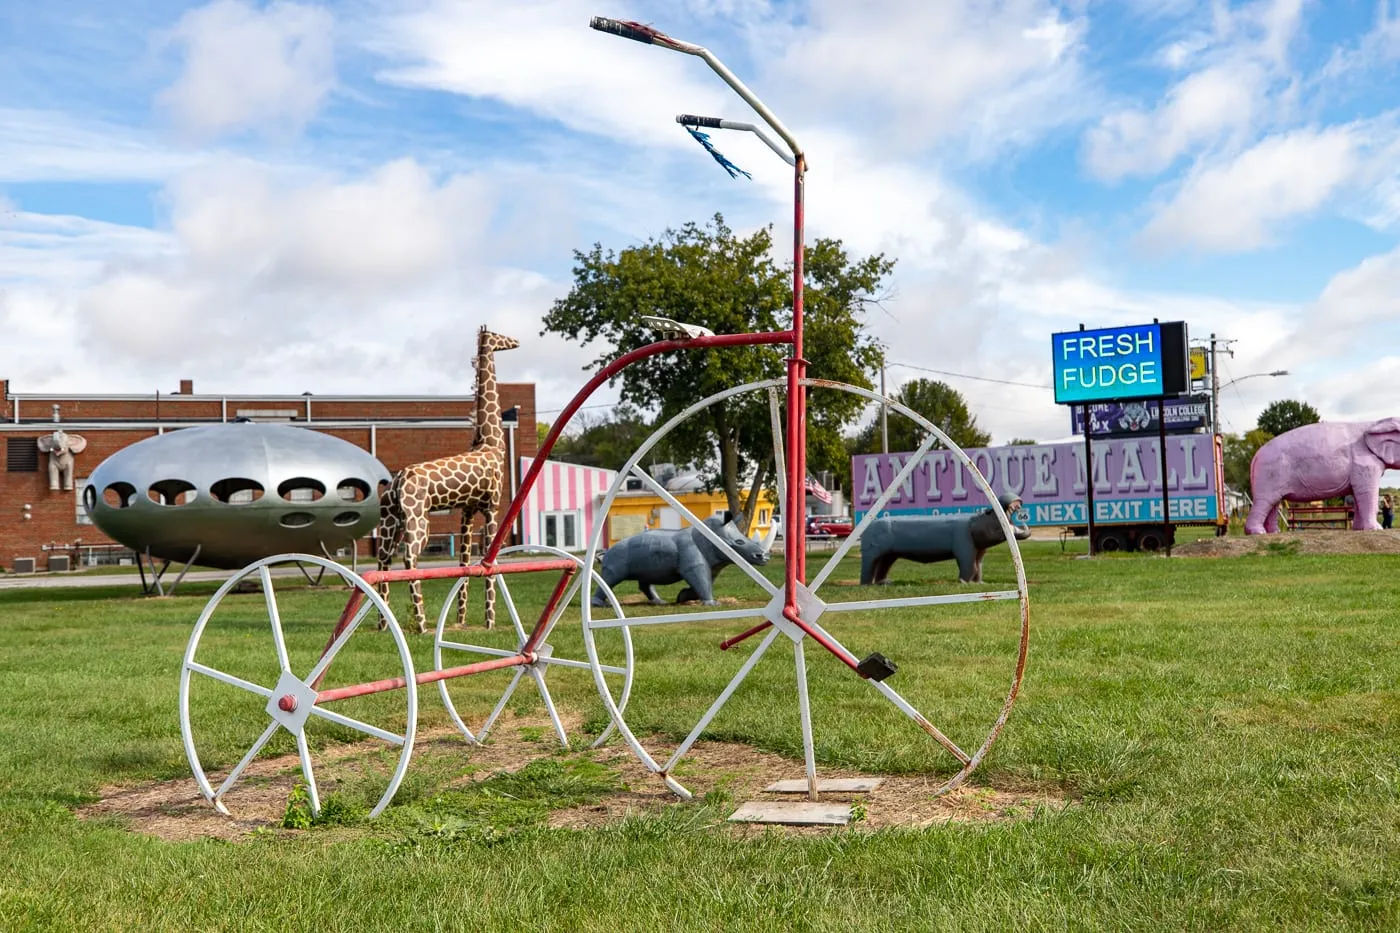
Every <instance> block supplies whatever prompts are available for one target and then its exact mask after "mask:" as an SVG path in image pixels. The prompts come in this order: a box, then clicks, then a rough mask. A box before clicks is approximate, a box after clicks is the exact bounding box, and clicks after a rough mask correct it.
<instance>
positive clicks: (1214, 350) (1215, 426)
mask: <svg viewBox="0 0 1400 933" xmlns="http://www.w3.org/2000/svg"><path fill="white" fill-rule="evenodd" d="M1234 342H1235V341H1233V340H1226V339H1225V338H1224V337H1221V338H1219V339H1217V338H1216V336H1215V334H1211V335H1210V430H1211V433H1212V434H1219V433H1220V345H1221V344H1223V345H1224V351H1225V352H1226V353H1228V354H1229V355H1230V356H1234V355H1235V351H1234V350H1231V349H1230V344H1232V343H1234Z"/></svg>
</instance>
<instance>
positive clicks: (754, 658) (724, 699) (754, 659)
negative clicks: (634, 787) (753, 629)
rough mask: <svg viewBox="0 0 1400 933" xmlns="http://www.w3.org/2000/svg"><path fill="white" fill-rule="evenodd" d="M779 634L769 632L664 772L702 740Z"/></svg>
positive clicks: (672, 757) (707, 711)
mask: <svg viewBox="0 0 1400 933" xmlns="http://www.w3.org/2000/svg"><path fill="white" fill-rule="evenodd" d="M779 632H780V630H779V629H777V628H773V629H772V630H771V631H769V633H768V637H767V638H765V639H763V641H761V642H759V644H758V647H757V648H755V649H754V652H753V654H751V655H749V658H748V660H747V661H745V662H744V664H743V666H742V667H740V668H739V670H738V672H737V673H735V675H734V677H733V678H732V679H731V680H730V681H729V684H728V686H726V687H725V688H724V691H723V692H722V693H720V695H719V696H717V697H715V701H714V702H713V703H711V704H710V708H709V709H707V710H705V715H704V716H701V717H700V721H699V722H697V723H696V724H695V728H694V729H691V730H690V735H688V736H686V737H685V741H684V742H682V743H681V744H680V747H679V748H677V749H676V751H675V753H674V754H672V755H671V760H670V761H668V762H666V765H665V767H663V768H662V769H661V770H662V771H664V772H666V773H668V774H669V773H670V771H671V769H672V768H674V767H675V766H676V762H678V761H680V760H681V757H682V756H683V755H685V753H686V752H687V751H689V750H690V746H692V745H694V744H695V740H696V739H698V738H700V733H702V732H704V731H705V728H706V727H707V726H708V725H709V724H710V720H712V719H714V718H715V716H716V715H717V714H718V713H719V711H720V709H721V708H722V707H723V706H724V704H725V703H728V702H729V698H730V697H731V696H733V695H734V691H735V690H737V689H739V685H740V684H741V683H743V682H744V678H745V677H747V676H749V671H751V670H753V669H754V666H755V665H757V664H758V662H759V659H760V658H762V657H763V653H764V652H765V651H767V650H768V648H769V646H771V645H772V644H773V641H774V639H776V638H777V637H778V634H779Z"/></svg>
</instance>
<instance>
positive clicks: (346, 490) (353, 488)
mask: <svg viewBox="0 0 1400 933" xmlns="http://www.w3.org/2000/svg"><path fill="white" fill-rule="evenodd" d="M335 493H336V495H338V496H340V498H341V500H342V501H344V502H364V501H365V500H366V499H368V498H369V483H367V482H365V481H364V480H362V479H353V478H352V479H343V480H341V481H340V485H338V486H336V487H335Z"/></svg>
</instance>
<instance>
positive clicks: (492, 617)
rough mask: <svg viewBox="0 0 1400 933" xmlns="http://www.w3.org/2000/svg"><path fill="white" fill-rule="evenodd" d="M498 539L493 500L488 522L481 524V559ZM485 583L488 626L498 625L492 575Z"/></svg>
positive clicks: (484, 600)
mask: <svg viewBox="0 0 1400 933" xmlns="http://www.w3.org/2000/svg"><path fill="white" fill-rule="evenodd" d="M495 539H496V503H495V502H492V503H491V506H490V511H488V512H487V513H486V523H485V524H484V525H482V526H481V559H482V560H485V559H486V548H487V547H489V546H490V544H491V542H492V541H494V540H495ZM482 580H483V585H484V586H485V587H486V594H485V596H483V598H482V601H483V602H484V603H485V605H486V627H487V628H488V629H489V628H495V626H496V588H495V587H494V586H492V585H491V584H492V583H493V582H495V581H493V580H492V579H491V578H490V577H483V578H482Z"/></svg>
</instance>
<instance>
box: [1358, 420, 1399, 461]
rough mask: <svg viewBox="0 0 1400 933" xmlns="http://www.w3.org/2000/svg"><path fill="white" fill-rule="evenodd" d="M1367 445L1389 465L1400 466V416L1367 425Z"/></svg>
mask: <svg viewBox="0 0 1400 933" xmlns="http://www.w3.org/2000/svg"><path fill="white" fill-rule="evenodd" d="M1365 438H1366V447H1367V448H1368V449H1369V450H1370V451H1371V453H1373V454H1375V455H1376V456H1377V457H1379V458H1380V459H1381V462H1382V463H1384V464H1385V465H1386V466H1388V467H1397V466H1400V418H1382V419H1381V420H1380V421H1376V422H1373V423H1371V424H1370V425H1368V426H1367V427H1366V434H1365Z"/></svg>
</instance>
